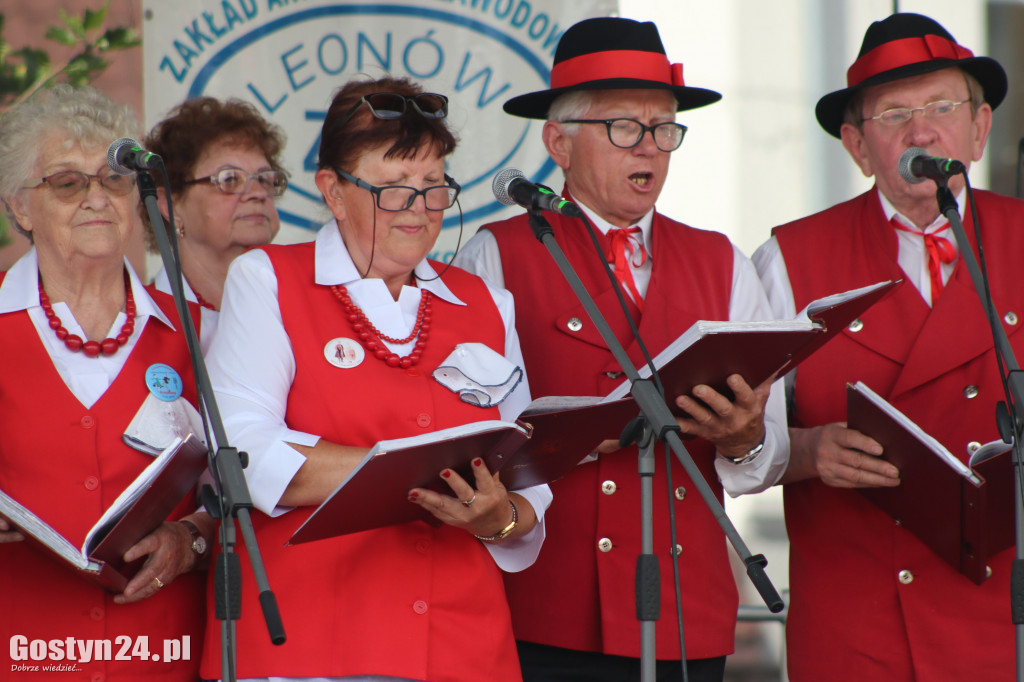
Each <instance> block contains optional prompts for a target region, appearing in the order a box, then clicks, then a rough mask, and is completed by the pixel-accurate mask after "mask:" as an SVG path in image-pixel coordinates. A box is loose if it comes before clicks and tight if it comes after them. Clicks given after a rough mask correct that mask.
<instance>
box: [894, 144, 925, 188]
mask: <svg viewBox="0 0 1024 682" xmlns="http://www.w3.org/2000/svg"><path fill="white" fill-rule="evenodd" d="M919 156H928V152H927V150H924V149H921V148H920V147H911V148H910V149H908V150H906V151H905V152H903V153H902V154H900V159H899V161H897V162H896V169H897V170H898V171H899V174H900V177H901V178H903V179H904V180H906V181H907V182H909V183H910V184H912V185H916V184H917V183H919V182H924V181H925V178H920V177H918V176H916V175H914V173H913V171H912V170H911V169H910V164H912V163H913V162H914V159H916V158H917V157H919Z"/></svg>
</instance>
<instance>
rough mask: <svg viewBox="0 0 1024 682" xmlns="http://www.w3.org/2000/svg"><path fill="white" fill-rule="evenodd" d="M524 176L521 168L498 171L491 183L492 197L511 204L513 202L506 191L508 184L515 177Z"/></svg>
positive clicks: (508, 204)
mask: <svg viewBox="0 0 1024 682" xmlns="http://www.w3.org/2000/svg"><path fill="white" fill-rule="evenodd" d="M522 177H526V176H524V175H523V172H522V171H521V170H518V169H516V168H506V169H505V170H503V171H500V172H499V173H498V174H497V175H495V176H494V182H492V183H491V191H492V192H494V198H495V199H497V200H498V201H500V202H501V203H503V204H505V205H507V206H511V205H512V204H514V203H515V201H513V200H512V197H511V196H510V195H509V193H508V186H509V185H510V184H512V181H513V180H515V179H516V178H522Z"/></svg>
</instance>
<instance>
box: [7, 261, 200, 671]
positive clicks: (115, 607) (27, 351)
mask: <svg viewBox="0 0 1024 682" xmlns="http://www.w3.org/2000/svg"><path fill="white" fill-rule="evenodd" d="M2 278H3V275H2V274H0V281H2ZM148 291H149V293H150V295H151V296H152V297H153V298H154V300H156V301H157V303H158V304H159V305H160V306H161V308H162V309H163V310H164V312H165V313H166V314H167V315H168V317H169V319H171V320H174V321H175V322H177V314H176V313H175V312H174V306H173V303H172V302H171V299H170V297H169V296H166V295H164V294H161V293H159V292H156V291H155V290H154V289H152V288H150V289H148ZM193 314H194V315H195V317H196V318H198V313H197V311H196V310H193ZM141 334H142V337H141V338H140V339H139V341H138V343H137V344H136V345H135V348H134V349H133V350H132V353H131V355H130V356H129V357H128V359H127V361H126V362H125V365H124V367H123V368H122V369H121V372H120V374H118V376H117V378H116V379H115V380H114V382H113V384H111V386H110V388H108V389H107V391H106V392H105V393H104V394H103V396H102V397H101V398H100V399H99V400H98V401H97V402H96V404H95V405H93V406H92V407H91V408H88V409H87V408H85V407H83V406H82V404H81V403H80V402H79V401H78V400H77V399H76V398H75V396H74V395H72V393H71V392H70V391H69V390H68V388H67V386H66V385H65V384H64V381H63V380H62V379H61V377H60V375H59V374H58V373H57V370H56V369H55V368H54V366H53V361H52V360H51V359H50V357H49V356H48V355H47V353H46V350H45V349H44V348H43V345H42V343H41V342H40V341H39V337H38V335H37V333H36V330H35V327H34V326H33V325H32V322H31V320H30V319H29V316H28V313H26V312H24V311H19V312H13V313H8V314H5V315H0V357H2V358H5V360H6V361H5V363H4V370H3V371H2V372H0V414H2V415H3V424H4V428H3V437H2V438H0V489H2V490H3V491H4V492H6V493H7V494H9V495H10V496H11V497H13V498H15V499H16V500H18V501H19V502H21V503H22V504H24V505H25V506H26V507H28V508H29V509H32V510H33V511H34V512H35V513H36V514H38V515H39V516H40V517H42V518H43V520H44V521H46V522H47V523H49V524H50V525H51V526H53V527H54V528H55V529H56V530H57V532H59V533H60V534H61V535H63V536H64V537H66V538H67V539H68V540H70V541H71V543H72V544H73V545H75V546H76V547H81V545H82V542H83V541H84V539H85V534H86V532H87V531H88V530H89V528H91V527H92V525H93V524H95V523H96V521H98V520H99V517H100V516H101V515H102V513H103V512H104V511H105V510H106V509H107V508H108V507H109V506H110V505H111V504H112V503H113V502H114V499H115V498H116V497H117V496H118V495H119V494H120V493H121V491H122V490H124V488H125V487H127V486H128V484H129V483H130V482H131V481H133V480H134V479H135V477H136V476H137V475H138V474H139V472H141V471H142V469H143V468H144V467H145V466H146V465H147V464H149V463H150V462H151V461H152V457H151V456H150V455H148V454H145V453H142V452H139V451H138V450H134V449H132V448H130V447H128V446H127V445H125V444H124V441H123V440H122V439H121V434H123V433H124V430H125V429H126V428H127V426H128V423H129V422H130V421H131V419H132V417H133V416H134V415H135V413H136V411H138V409H139V407H141V406H142V403H143V401H144V400H145V399H146V396H147V395H148V394H149V391H148V389H147V388H146V380H145V375H146V369H147V368H148V367H149V366H150V365H152V364H154V363H164V364H167V365H170V366H171V367H173V368H174V369H175V370H177V372H178V374H180V375H181V378H182V382H183V385H184V395H185V397H186V398H187V399H188V400H189V401H190V402H192V403H193V404H195V402H196V397H195V382H194V380H193V379H192V369H191V364H190V363H189V358H188V352H187V350H186V348H185V341H184V338H183V337H182V335H181V334H180V333H179V332H176V331H173V330H171V329H169V328H168V327H166V326H165V325H164V324H162V323H161V322H159V321H157V320H153V319H150V320H148V321H147V323H146V325H145V327H144V328H143V329H142V331H141ZM195 508H196V503H195V499H193V498H192V497H191V496H190V497H188V498H186V499H184V500H182V502H181V504H179V505H178V507H177V508H176V509H175V510H174V512H173V513H172V514H171V515H170V517H169V518H170V519H171V520H174V519H178V518H181V517H182V516H185V515H187V514H189V513H191V512H193V511H195ZM203 579H204V576H203V574H202V573H197V572H196V573H187V574H185V575H182V576H180V577H178V578H177V579H176V580H174V581H173V582H171V583H169V584H168V585H167V587H166V588H164V589H163V590H161V591H160V592H159V593H158V594H156V595H155V596H153V597H150V598H149V599H145V600H143V601H140V602H135V603H133V604H115V603H114V601H113V599H112V597H113V595H111V594H109V593H107V592H106V591H104V590H103V589H102V588H101V587H98V586H97V585H95V584H94V583H92V582H91V581H89V580H86V579H83V578H82V577H79V576H77V575H75V573H74V572H73V571H72V570H69V569H68V568H66V567H65V566H64V565H63V564H62V563H60V562H58V561H56V560H54V559H52V558H50V557H49V556H46V555H44V554H43V553H42V552H41V551H36V550H35V549H34V548H32V547H31V546H30V545H29V543H27V542H15V543H7V544H0V638H2V640H3V642H5V643H9V642H10V641H11V637H12V636H14V635H23V636H24V637H26V638H27V639H28V640H29V641H32V640H40V639H41V640H47V641H49V640H66V639H67V638H69V637H71V638H75V639H79V640H110V646H111V655H110V656H109V657H108V658H114V657H116V655H117V654H118V653H119V652H122V646H123V645H124V643H125V642H126V641H127V640H125V639H121V640H119V639H117V638H118V637H122V638H124V637H130V638H131V640H130V642H131V646H129V647H128V649H127V650H126V651H123V652H122V653H124V654H125V655H128V656H129V658H130V660H123V661H116V660H105V661H95V660H94V661H91V662H89V663H81V662H78V661H77V660H75V661H71V660H67V659H66V658H65V660H63V661H60V660H55V659H54V658H52V657H51V658H49V659H48V660H45V661H33V660H27V661H13V660H8V659H9V657H8V658H5V661H4V666H8V665H15V664H29V665H40V666H41V665H45V664H48V663H63V664H74V665H77V667H78V671H79V672H77V673H68V672H55V673H52V674H49V675H48V674H46V673H42V672H36V673H23V674H25V675H29V676H31V677H32V679H38V680H59V681H60V680H90V679H103V680H106V681H107V682H118V681H123V682H135V681H136V680H142V679H145V680H158V681H161V682H192V681H193V680H195V678H196V675H197V674H198V666H199V657H200V653H201V643H202V639H201V636H202V627H203V622H204V609H203ZM142 636H147V637H148V638H149V640H148V646H149V652H150V654H158V655H159V656H161V657H162V656H163V655H164V644H163V642H164V640H170V639H175V640H178V641H179V642H181V641H183V637H185V636H188V637H189V638H190V649H191V652H190V660H187V661H181V662H171V663H168V662H165V661H163V660H160V661H159V662H157V661H153V660H148V661H143V660H141V659H140V657H139V656H135V657H131V656H130V654H131V652H132V646H134V645H135V644H136V643H137V642H138V641H140V639H139V638H140V637H142ZM62 643H63V642H62ZM75 656H76V658H77V657H78V653H77V652H76V654H75ZM8 669H9V668H6V667H5V668H4V671H5V672H4V673H3V675H4V679H7V678H6V675H7V672H6V671H7V670H8ZM11 676H12V678H14V677H17V675H16V674H15V673H11ZM97 676H100V677H99V678H97Z"/></svg>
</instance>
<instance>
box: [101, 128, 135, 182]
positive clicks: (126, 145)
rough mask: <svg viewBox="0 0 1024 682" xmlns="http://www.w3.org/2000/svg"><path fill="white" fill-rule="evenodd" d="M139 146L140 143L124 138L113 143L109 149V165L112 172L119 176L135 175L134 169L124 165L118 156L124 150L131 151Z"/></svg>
mask: <svg viewBox="0 0 1024 682" xmlns="http://www.w3.org/2000/svg"><path fill="white" fill-rule="evenodd" d="M138 146H139V143H138V142H137V141H136V140H133V139H132V138H130V137H122V138H119V139H117V140H114V141H113V142H111V143H110V146H109V147H107V165H108V166H110V170H112V171H114V172H115V173H117V174H119V175H131V174H132V173H133V171H132V169H131V168H128V167H127V166H125V165H123V164H122V163H121V160H120V159H119V158H118V156H119V154H120V152H121V150H122V149H131V148H132V147H138Z"/></svg>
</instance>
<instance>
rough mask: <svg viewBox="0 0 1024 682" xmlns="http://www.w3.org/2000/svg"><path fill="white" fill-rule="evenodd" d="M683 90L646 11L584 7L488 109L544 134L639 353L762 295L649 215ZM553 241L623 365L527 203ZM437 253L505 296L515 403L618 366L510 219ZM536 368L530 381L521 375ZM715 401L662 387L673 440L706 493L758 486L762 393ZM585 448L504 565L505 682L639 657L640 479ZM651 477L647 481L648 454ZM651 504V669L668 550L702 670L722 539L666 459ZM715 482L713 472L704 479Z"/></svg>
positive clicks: (630, 664)
mask: <svg viewBox="0 0 1024 682" xmlns="http://www.w3.org/2000/svg"><path fill="white" fill-rule="evenodd" d="M720 97H721V95H719V94H718V93H717V92H713V91H711V90H705V89H702V88H695V87H689V86H686V85H685V83H684V81H683V74H682V65H681V64H671V63H670V62H669V61H668V58H667V56H666V54H665V49H664V47H663V46H662V43H661V38H660V36H659V35H658V30H657V28H656V27H655V25H654V24H652V23H640V22H636V21H632V20H629V19H620V18H598V19H588V20H585V21H582V22H580V23H578V24H575V25H574V26H572V27H570V28H569V29H568V30H567V31H566V32H565V34H564V35H563V36H562V39H561V40H560V41H559V44H558V47H557V49H556V52H555V63H554V67H553V68H552V70H551V88H550V89H548V90H544V91H540V92H534V93H529V94H525V95H521V96H519V97H515V98H513V99H511V100H509V101H508V102H506V103H505V106H504V108H505V111H506V112H508V113H510V114H513V115H515V116H523V117H526V118H536V119H543V120H545V121H546V122H545V123H544V127H543V137H544V144H545V146H546V147H547V150H548V153H549V154H550V156H551V158H552V159H553V160H554V161H555V163H557V164H558V166H559V167H560V168H562V170H563V172H564V174H565V190H564V191H563V196H566V197H567V198H569V199H570V200H572V201H573V202H575V203H576V204H577V205H578V206H579V207H580V208H581V209H582V210H583V211H584V212H585V213H586V215H587V218H588V219H589V220H590V221H591V222H592V223H593V224H594V225H595V227H596V228H597V229H598V230H599V231H600V233H601V234H602V235H605V241H606V249H607V251H606V254H604V256H605V257H606V259H607V262H608V267H612V268H614V271H615V275H616V278H617V279H618V280H619V282H620V283H621V286H622V288H623V290H624V292H625V297H626V298H627V304H628V306H629V309H630V314H631V315H632V317H633V319H634V320H635V321H636V322H637V324H638V327H639V331H640V336H641V337H642V339H643V341H644V342H645V343H646V345H647V348H648V349H649V350H650V352H651V353H652V355H653V354H656V353H658V352H659V351H661V350H662V349H663V348H665V347H666V346H667V345H668V344H669V343H670V342H672V341H673V340H674V339H675V338H676V337H677V336H679V335H680V334H681V333H682V332H683V331H685V330H686V329H687V328H688V327H689V326H690V325H691V324H693V323H694V322H695V321H697V320H699V319H722V320H724V319H733V320H737V319H742V320H750V319H766V318H768V317H769V316H770V311H769V308H768V304H767V300H766V298H765V295H764V291H763V289H762V287H761V284H760V282H759V281H758V278H757V273H756V271H755V269H754V267H753V265H752V264H751V262H750V261H749V260H748V259H747V258H746V257H745V256H744V255H743V254H742V253H740V252H739V250H738V249H736V248H735V247H734V246H733V245H732V244H731V243H730V242H729V240H728V239H727V238H726V237H725V236H724V235H722V234H719V233H717V232H709V231H704V230H698V229H695V228H692V227H689V226H686V225H683V224H682V223H678V222H676V221H673V220H671V219H669V218H667V217H666V216H663V215H661V214H660V213H658V212H657V211H656V210H655V208H654V205H655V202H656V201H657V199H658V196H659V195H660V194H661V190H662V188H663V186H664V183H665V179H666V175H667V172H668V163H669V158H670V155H671V153H672V152H673V151H675V150H676V149H678V147H679V146H680V144H681V143H682V139H683V133H684V132H685V131H686V128H685V127H684V126H682V125H680V124H678V123H676V122H675V117H676V112H677V111H684V110H687V109H694V108H696V107H700V106H704V105H706V104H710V103H712V102H715V101H717V100H718V99H720ZM547 217H548V218H549V220H550V222H551V223H552V225H553V227H554V233H555V238H556V239H557V240H558V242H559V244H560V245H561V247H562V249H563V250H564V251H565V252H566V254H567V256H568V258H569V260H570V262H571V263H572V265H573V266H574V268H575V270H576V272H577V273H578V274H579V275H580V277H581V279H582V280H583V282H584V283H585V284H586V285H587V288H588V290H589V291H590V292H591V294H592V295H593V296H594V298H595V299H596V302H597V305H598V306H599V307H600V308H601V310H602V313H603V314H604V315H605V317H606V319H608V321H609V324H610V325H611V326H612V328H613V329H614V330H615V333H616V335H617V336H618V338H619V340H620V341H621V342H622V343H623V345H624V346H625V347H626V350H627V352H628V353H629V356H630V358H631V359H632V361H633V362H634V364H636V365H639V364H641V363H642V357H641V354H640V352H639V350H638V348H637V342H636V339H634V338H633V335H632V333H631V332H630V330H629V328H628V326H627V323H626V321H625V319H624V315H623V312H622V310H621V309H620V308H619V306H618V302H617V300H616V297H615V294H614V291H613V290H612V288H611V284H610V283H609V281H608V278H607V276H606V274H605V272H604V268H605V266H604V263H603V262H602V259H601V256H599V255H598V254H595V253H594V252H593V247H592V245H591V241H590V238H589V235H588V234H587V231H586V229H585V227H584V226H583V223H582V221H581V220H579V219H574V218H564V217H561V216H557V215H549V216H547ZM455 262H456V264H457V265H460V266H462V267H464V268H466V269H469V270H471V271H473V272H476V273H477V274H480V275H482V276H484V277H486V278H489V279H491V280H492V281H494V282H495V283H498V284H501V285H503V286H505V287H506V288H508V289H509V290H510V291H512V292H513V294H514V296H515V302H516V316H517V320H518V321H519V324H518V330H519V335H520V341H521V344H522V348H523V355H524V358H525V361H526V366H527V371H528V372H529V374H530V377H531V379H530V384H531V388H532V391H533V393H534V395H535V396H544V395H605V394H607V393H609V392H610V391H611V390H612V389H613V388H615V387H616V386H617V385H618V384H619V383H621V382H622V381H623V378H624V377H623V373H622V371H621V368H620V367H619V366H618V364H617V363H616V361H615V359H614V357H613V356H612V354H611V352H610V351H609V350H608V348H607V346H606V345H605V343H604V342H603V341H602V339H601V338H600V336H599V335H598V332H597V330H596V329H595V328H594V327H593V326H592V325H591V322H590V319H589V317H588V316H587V314H586V313H585V311H584V309H583V307H582V305H581V304H580V302H579V301H578V300H577V298H576V296H575V295H574V294H573V293H572V290H571V289H570V288H569V286H568V284H566V282H565V280H564V278H563V277H562V275H561V273H560V272H559V271H558V269H557V267H556V266H555V264H554V262H553V260H552V259H551V257H550V255H549V254H548V253H547V250H546V248H545V247H544V246H543V245H542V244H541V243H540V242H538V241H537V240H536V238H534V236H533V233H532V232H531V230H530V228H529V227H528V226H527V217H526V216H525V215H521V216H517V217H515V218H512V219H510V220H506V221H503V222H500V223H494V224H491V225H486V226H484V229H482V230H481V231H480V232H479V233H478V234H477V235H476V236H474V238H473V239H471V240H470V241H469V243H468V244H467V245H466V247H465V249H464V250H463V252H462V253H461V254H459V257H458V258H456V260H455ZM534 377H536V380H534ZM730 388H731V389H732V390H733V393H734V395H735V398H734V399H733V400H730V399H729V398H727V397H725V396H723V395H720V394H718V393H717V392H715V391H713V390H711V389H710V388H709V387H707V386H699V387H697V388H696V389H695V390H694V394H695V395H694V396H679V397H677V396H671V397H670V399H672V400H675V401H676V404H678V405H679V406H680V407H681V408H682V409H683V410H685V411H686V412H687V413H689V414H690V415H692V418H689V419H685V420H680V427H681V429H682V431H683V433H684V434H688V435H691V436H696V438H695V439H694V440H689V441H688V442H687V448H688V450H689V452H690V454H691V455H692V456H693V458H694V461H695V462H696V463H697V466H698V467H700V469H701V471H702V472H703V475H704V477H705V478H706V479H707V480H708V482H709V483H710V484H711V486H712V488H713V489H714V490H715V491H716V493H717V495H718V496H719V498H721V497H722V490H723V483H724V486H725V489H726V490H728V491H729V492H730V494H741V493H747V492H754V491H757V490H761V489H764V488H766V487H768V486H770V485H772V484H773V483H775V481H776V480H777V479H778V477H779V476H780V475H781V472H782V470H783V469H784V468H785V465H786V458H787V454H788V444H787V442H786V431H785V415H784V406H783V402H782V395H781V390H778V391H772V390H771V382H765V383H764V384H763V385H760V386H755V387H751V386H749V385H747V383H746V382H745V381H744V380H743V378H742V377H740V376H738V375H735V376H733V377H731V378H730ZM617 448H618V446H617V443H615V445H614V446H613V445H611V444H610V443H609V444H608V447H603V448H601V450H602V452H601V454H599V455H597V456H596V458H595V459H594V461H588V462H587V463H584V464H581V465H580V466H579V467H577V468H576V470H575V471H574V472H573V473H571V474H569V475H568V476H566V477H565V478H563V479H562V480H560V481H557V482H555V483H553V484H552V486H551V487H552V490H553V491H554V492H555V497H556V499H558V500H559V501H558V502H557V503H556V505H555V508H554V509H553V511H552V513H551V514H549V515H548V517H547V519H548V520H547V543H546V545H545V549H544V551H543V552H541V555H540V558H539V559H538V560H537V562H536V563H535V564H534V566H532V567H531V568H529V569H527V570H525V571H523V572H521V573H517V574H507V575H506V576H505V577H506V588H507V593H508V598H509V602H510V606H511V609H512V618H513V628H514V631H515V634H516V639H517V640H518V642H519V654H520V660H521V663H522V666H523V673H524V679H525V680H527V682H529V681H530V680H545V681H552V680H562V681H568V680H581V681H583V680H585V681H587V682H592V681H594V680H615V681H620V680H625V679H630V676H631V675H632V676H635V675H636V674H637V672H638V670H639V668H640V662H639V657H640V644H641V637H640V629H641V628H640V623H639V622H638V621H637V618H636V604H635V599H634V574H635V570H636V558H637V556H638V554H640V551H641V546H640V544H641V528H640V514H639V511H640V482H639V478H638V476H637V451H636V448H635V446H631V447H629V448H626V449H622V450H618V449H617ZM655 478H656V480H655V482H654V489H655V490H666V489H667V488H666V485H667V483H666V478H667V475H666V472H665V471H664V467H663V466H662V465H660V464H659V465H658V470H657V474H656V477H655ZM672 481H673V486H674V492H673V497H672V502H671V504H672V505H674V507H675V513H676V515H677V517H678V532H677V535H676V537H675V539H670V538H671V536H670V534H669V513H668V505H667V504H665V503H664V502H663V501H660V500H658V501H656V502H655V505H654V515H655V518H654V542H655V553H656V554H657V555H658V564H659V570H660V576H661V602H660V613H661V617H660V620H659V621H658V623H657V627H656V638H655V639H656V647H657V651H656V655H657V659H658V665H657V673H658V679H659V680H660V679H673V680H678V679H681V674H682V670H681V668H682V666H681V663H680V661H681V659H682V653H681V649H680V642H679V639H680V638H679V632H678V628H677V626H676V606H675V595H674V591H673V589H672V585H673V579H672V554H673V553H675V554H678V555H679V565H680V570H681V584H682V604H683V608H682V612H683V618H684V632H685V646H686V659H687V662H688V663H687V669H688V671H689V677H690V680H721V679H722V677H723V672H724V666H725V656H726V655H727V654H729V653H731V652H732V651H733V643H734V630H735V624H736V614H737V602H738V599H737V591H736V585H735V582H734V580H733V575H732V570H731V568H730V565H729V558H728V550H727V547H726V541H725V538H724V535H723V533H722V531H721V529H720V528H719V526H718V524H717V522H716V521H715V519H714V518H713V517H712V515H711V513H710V512H709V510H708V508H707V507H706V505H705V504H704V503H703V502H702V500H701V499H700V496H699V495H698V494H697V493H696V491H695V490H694V487H693V483H692V482H691V480H690V479H689V477H688V476H687V475H686V473H685V472H684V470H683V469H682V467H681V466H680V465H679V463H678V462H676V461H673V463H672ZM720 481H721V482H720Z"/></svg>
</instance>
